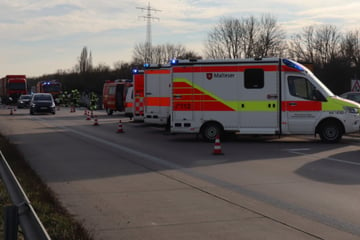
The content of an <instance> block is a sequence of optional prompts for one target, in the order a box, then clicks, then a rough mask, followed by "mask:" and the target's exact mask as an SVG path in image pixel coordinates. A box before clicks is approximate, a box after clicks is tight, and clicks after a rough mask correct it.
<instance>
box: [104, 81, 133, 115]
mask: <svg viewBox="0 0 360 240" xmlns="http://www.w3.org/2000/svg"><path fill="white" fill-rule="evenodd" d="M131 86H132V83H131V80H115V81H110V80H108V81H106V82H105V83H104V86H103V96H102V102H103V108H104V109H105V111H106V113H107V114H108V115H112V114H113V112H114V111H119V112H125V108H126V106H127V104H126V96H127V94H128V90H129V88H130V87H131Z"/></svg>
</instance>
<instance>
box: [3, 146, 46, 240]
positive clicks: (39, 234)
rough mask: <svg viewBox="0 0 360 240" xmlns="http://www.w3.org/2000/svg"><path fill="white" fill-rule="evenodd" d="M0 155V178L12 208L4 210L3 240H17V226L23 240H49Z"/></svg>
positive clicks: (13, 175)
mask: <svg viewBox="0 0 360 240" xmlns="http://www.w3.org/2000/svg"><path fill="white" fill-rule="evenodd" d="M0 155H1V159H0V176H1V178H2V180H3V182H4V184H5V187H6V189H7V191H8V193H9V196H10V199H11V201H12V203H13V205H12V206H9V207H6V209H5V240H13V239H17V234H18V233H17V232H18V225H19V224H20V226H21V230H22V232H23V233H24V236H25V239H29V240H50V239H51V238H50V237H49V235H48V233H47V232H46V229H45V228H44V226H43V225H42V223H41V221H40V219H39V217H38V216H37V214H36V212H35V211H34V208H33V207H32V206H31V203H30V201H29V199H28V197H27V196H26V194H25V192H24V190H23V189H22V187H21V185H20V183H19V181H18V180H17V178H16V176H15V174H14V172H13V171H12V170H11V168H10V166H9V164H8V162H7V161H6V159H5V157H4V155H3V153H2V152H1V150H0Z"/></svg>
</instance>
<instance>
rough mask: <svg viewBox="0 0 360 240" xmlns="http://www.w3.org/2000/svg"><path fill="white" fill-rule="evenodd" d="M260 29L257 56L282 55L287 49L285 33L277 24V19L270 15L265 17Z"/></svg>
mask: <svg viewBox="0 0 360 240" xmlns="http://www.w3.org/2000/svg"><path fill="white" fill-rule="evenodd" d="M258 28H259V30H258V35H257V37H256V39H257V42H256V46H255V49H254V54H255V56H274V55H278V54H279V55H282V54H281V53H282V52H283V51H284V48H285V47H284V39H285V32H284V31H283V30H282V29H281V28H280V26H279V25H278V24H277V21H276V19H275V18H274V17H272V16H270V15H263V16H262V17H261V20H260V24H259V25H258Z"/></svg>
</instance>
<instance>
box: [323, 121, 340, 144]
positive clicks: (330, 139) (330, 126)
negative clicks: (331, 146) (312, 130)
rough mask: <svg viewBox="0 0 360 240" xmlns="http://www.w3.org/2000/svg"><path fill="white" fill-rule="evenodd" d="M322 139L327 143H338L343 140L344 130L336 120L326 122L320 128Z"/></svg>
mask: <svg viewBox="0 0 360 240" xmlns="http://www.w3.org/2000/svg"><path fill="white" fill-rule="evenodd" d="M319 135H320V139H321V141H323V142H326V143H337V142H339V141H340V140H341V137H342V135H343V130H342V128H341V126H340V124H339V123H337V122H335V121H327V122H324V123H323V124H322V125H321V126H320V130H319Z"/></svg>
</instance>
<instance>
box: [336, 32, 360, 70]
mask: <svg viewBox="0 0 360 240" xmlns="http://www.w3.org/2000/svg"><path fill="white" fill-rule="evenodd" d="M340 54H341V57H342V59H347V60H348V61H349V64H350V65H352V66H354V67H357V68H359V67H360V35H359V31H358V30H356V31H351V32H348V33H347V34H346V35H345V36H344V38H343V39H342V40H341V44H340Z"/></svg>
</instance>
